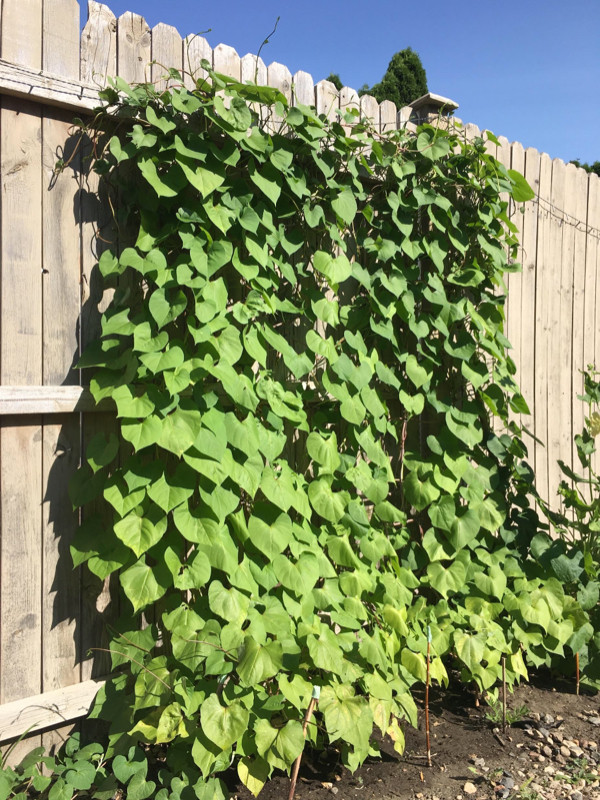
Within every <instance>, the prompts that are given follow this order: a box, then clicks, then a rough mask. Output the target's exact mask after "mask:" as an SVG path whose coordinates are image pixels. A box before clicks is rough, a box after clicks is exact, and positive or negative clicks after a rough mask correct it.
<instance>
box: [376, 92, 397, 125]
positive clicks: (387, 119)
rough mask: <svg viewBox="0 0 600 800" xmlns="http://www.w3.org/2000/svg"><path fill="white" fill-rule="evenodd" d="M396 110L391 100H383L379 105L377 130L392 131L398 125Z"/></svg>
mask: <svg viewBox="0 0 600 800" xmlns="http://www.w3.org/2000/svg"><path fill="white" fill-rule="evenodd" d="M397 113H398V112H397V110H396V106H395V104H394V103H392V102H391V100H384V101H383V103H381V104H380V106H379V130H380V131H381V133H386V132H387V131H394V130H396V127H397V125H398V122H397Z"/></svg>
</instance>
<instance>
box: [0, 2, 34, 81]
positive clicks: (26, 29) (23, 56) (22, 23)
mask: <svg viewBox="0 0 600 800" xmlns="http://www.w3.org/2000/svg"><path fill="white" fill-rule="evenodd" d="M42 20H43V11H42V0H2V30H1V33H0V56H1V57H2V58H3V59H4V60H5V61H10V62H11V63H12V64H23V66H25V67H32V68H33V69H41V68H42Z"/></svg>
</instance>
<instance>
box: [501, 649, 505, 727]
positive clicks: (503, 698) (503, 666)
mask: <svg viewBox="0 0 600 800" xmlns="http://www.w3.org/2000/svg"><path fill="white" fill-rule="evenodd" d="M502 733H506V656H502Z"/></svg>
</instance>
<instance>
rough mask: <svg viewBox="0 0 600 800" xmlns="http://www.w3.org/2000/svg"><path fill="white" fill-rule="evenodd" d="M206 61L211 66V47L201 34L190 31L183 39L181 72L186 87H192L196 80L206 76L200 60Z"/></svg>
mask: <svg viewBox="0 0 600 800" xmlns="http://www.w3.org/2000/svg"><path fill="white" fill-rule="evenodd" d="M204 60H206V61H208V63H209V64H210V65H211V66H212V63H213V51H212V47H211V46H210V45H209V43H208V42H207V41H206V39H205V38H204V37H203V36H200V35H199V34H195V33H192V34H190V35H189V36H186V38H185V39H184V41H183V73H184V83H185V85H186V86H187V88H188V89H193V88H194V87H195V86H196V82H197V81H198V80H201V79H203V78H206V76H207V72H206V70H205V69H204V67H202V61H204Z"/></svg>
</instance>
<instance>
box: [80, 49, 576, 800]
mask: <svg viewBox="0 0 600 800" xmlns="http://www.w3.org/2000/svg"><path fill="white" fill-rule="evenodd" d="M203 66H204V68H205V69H206V72H207V77H206V78H205V79H201V80H199V81H197V83H196V84H195V87H194V88H193V89H188V88H185V86H184V82H183V79H182V76H181V75H179V74H178V73H175V72H173V71H171V73H170V78H171V83H172V84H173V86H172V88H170V89H168V90H164V91H161V90H158V89H157V88H155V87H154V86H153V85H149V84H144V85H140V86H135V87H131V86H129V85H127V84H126V83H125V82H124V81H123V80H121V79H118V78H117V79H116V80H115V81H114V82H113V83H112V85H111V86H110V87H109V88H108V89H107V90H105V92H104V93H103V99H104V100H105V101H106V103H107V105H106V108H104V109H103V110H102V111H101V112H99V113H98V115H97V116H96V118H95V120H94V124H93V125H92V126H89V127H87V128H86V129H85V133H86V134H87V135H88V136H89V137H90V138H91V140H92V144H93V168H94V169H95V170H96V172H98V173H99V174H100V175H101V180H102V183H103V185H104V191H105V192H107V194H108V196H109V197H110V198H112V201H111V202H112V204H113V206H114V208H115V209H116V216H115V236H114V241H113V243H112V244H110V245H109V246H108V247H107V248H106V249H105V250H104V252H103V253H102V255H101V257H100V259H99V269H100V272H101V273H102V276H103V278H104V282H105V286H106V289H107V290H112V291H113V294H112V300H111V302H110V305H109V306H108V308H107V310H106V311H105V313H104V314H103V317H102V333H101V336H100V337H99V338H98V340H97V341H95V342H93V343H92V344H91V345H90V346H89V347H88V349H87V350H86V352H85V353H84V355H83V357H82V359H81V362H80V366H81V367H82V368H85V369H88V370H89V371H90V374H91V389H92V392H93V394H94V397H95V399H96V401H98V402H100V401H103V400H105V399H106V398H110V400H111V401H112V402H113V403H114V406H115V407H116V413H117V417H118V421H119V437H117V435H114V434H111V435H104V434H99V435H98V436H96V437H94V438H93V439H92V440H91V441H90V442H89V445H88V448H87V456H86V464H85V465H84V466H83V467H82V469H81V470H80V471H79V472H78V474H77V475H76V476H75V479H74V480H73V482H72V486H71V495H72V499H73V502H74V505H75V506H76V507H80V506H83V508H84V522H83V524H82V526H81V528H80V530H79V532H78V534H77V536H76V539H75V542H74V544H73V547H72V552H73V557H74V561H75V564H76V565H79V564H82V563H84V562H86V563H87V567H88V568H89V569H90V570H91V572H92V573H94V574H95V575H96V576H98V577H100V578H101V579H105V578H107V577H108V576H109V575H111V574H113V573H116V574H118V583H119V585H120V588H121V590H122V593H123V596H124V598H125V599H124V600H123V604H124V608H125V611H124V614H123V618H122V620H121V622H120V624H119V631H118V633H116V634H115V636H114V638H113V641H112V643H111V646H110V649H111V657H112V667H113V669H114V670H115V671H116V673H117V677H115V678H113V679H112V680H111V681H109V682H108V683H107V685H106V687H105V688H104V689H103V690H101V692H100V695H99V697H98V700H97V703H96V707H95V709H94V711H93V714H92V715H93V716H96V717H99V718H102V719H105V720H107V721H108V723H109V726H110V729H109V731H110V732H109V747H108V756H109V757H113V758H114V762H113V763H114V765H115V770H116V768H117V767H119V769H120V766H119V764H120V761H119V759H121V760H122V761H123V764H125V763H127V764H131V763H137V762H138V761H140V763H141V762H144V758H145V756H144V755H143V754H144V753H146V754H148V753H152V752H156V750H157V748H158V749H159V750H160V749H161V748H163V747H164V748H165V753H166V755H165V757H164V759H163V760H162V761H161V762H160V763H161V768H160V770H159V771H158V772H157V774H156V775H154V779H153V781H148V780H147V779H146V777H147V776H146V771H145V770H144V769H141V768H140V770H137V772H136V770H134V769H131V770H129V772H128V771H127V769H125V767H123V769H124V777H123V780H124V783H125V784H127V782H128V781H134V782H135V781H137V783H135V785H132V787H130V789H131V791H132V792H133V795H134V796H135V797H137V800H141V799H142V798H143V797H147V796H149V794H152V793H154V792H155V791H158V792H159V793H160V796H161V798H164V800H166V798H168V797H175V796H177V797H179V796H180V793H181V790H182V786H187V787H194V792H195V796H197V797H199V798H209V797H210V798H223V797H225V796H226V792H225V788H224V784H223V783H222V781H221V779H220V777H219V775H220V773H222V772H223V771H225V770H226V769H227V768H229V766H230V764H232V763H234V762H235V763H236V765H237V770H238V774H239V777H240V779H241V780H242V781H243V782H244V784H245V785H246V786H247V787H248V788H249V789H250V790H251V791H252V792H253V793H254V794H258V792H259V791H260V789H261V788H262V786H263V785H264V783H265V781H266V780H267V779H268V778H269V776H270V775H271V774H272V772H273V770H275V769H282V770H289V768H290V766H291V765H292V764H293V762H294V760H295V759H296V757H297V756H298V754H299V753H300V752H301V751H302V749H303V746H304V738H303V733H302V718H303V714H304V711H305V709H306V707H307V706H308V704H309V702H310V698H311V694H312V692H313V687H314V686H319V687H320V702H319V706H318V712H317V713H316V715H315V717H314V724H311V725H309V728H308V733H307V737H308V739H309V741H310V742H311V744H312V745H313V746H323V745H324V744H325V743H327V742H335V743H337V746H339V748H340V751H341V754H342V759H343V762H344V763H345V764H346V765H347V766H348V767H349V768H350V769H355V768H356V767H357V766H358V765H359V764H360V763H362V762H363V761H364V759H365V758H366V757H367V756H368V755H370V754H375V753H376V752H377V745H376V744H375V743H374V741H373V738H372V734H373V731H374V729H375V728H377V729H379V730H380V732H381V734H383V735H385V734H388V735H390V736H391V737H392V738H393V740H394V742H395V745H396V747H397V749H398V750H399V751H402V749H403V733H402V727H401V725H400V722H401V721H402V720H408V721H409V722H410V723H412V724H416V716H417V708H416V705H415V701H414V699H413V696H412V691H411V690H412V687H413V686H414V685H415V684H417V683H421V682H423V681H424V679H425V670H426V663H425V653H426V648H427V627H428V626H430V629H431V634H432V643H431V649H432V653H433V654H434V656H433V660H432V664H431V675H432V678H433V680H435V681H438V682H440V683H445V682H447V680H448V672H447V670H448V668H449V667H450V666H452V667H453V668H458V669H460V670H461V672H462V677H463V679H464V680H466V681H475V682H476V684H477V685H478V686H479V687H480V688H481V689H487V688H490V687H492V686H493V685H494V684H495V683H496V681H497V680H498V678H499V676H500V673H501V667H500V662H501V659H502V657H503V656H504V657H505V659H506V672H507V676H508V679H509V681H511V682H514V681H517V680H519V679H520V678H521V677H526V676H527V666H528V665H540V664H544V663H550V660H551V659H552V658H553V657H554V656H555V655H556V654H559V655H560V654H562V653H563V652H564V647H565V646H566V645H569V646H570V648H571V649H578V648H580V647H581V646H582V645H583V644H584V641H585V638H586V637H587V638H589V636H590V634H589V631H588V628H589V626H588V628H586V626H585V620H586V615H585V613H584V612H583V611H582V610H581V608H580V606H579V605H578V603H577V602H576V600H574V599H573V598H571V597H569V596H566V595H565V593H564V591H563V588H562V586H561V584H560V582H559V581H558V580H557V579H556V578H555V577H552V576H550V575H549V574H548V572H547V571H546V570H544V569H543V568H542V567H541V566H540V564H539V563H538V562H537V561H536V560H535V559H534V558H532V557H531V554H530V550H529V542H530V540H531V538H532V536H533V534H534V533H535V532H536V526H537V524H538V521H537V517H536V515H535V513H534V512H533V511H532V509H530V508H529V506H528V501H527V499H526V496H527V492H528V491H530V490H531V481H532V475H531V471H530V469H529V467H527V465H526V464H525V462H524V461H523V458H524V456H525V454H526V451H525V446H524V444H523V441H522V438H521V430H520V428H519V427H518V426H517V424H516V423H515V422H514V421H510V420H509V415H510V414H511V413H512V416H513V417H514V416H515V415H518V414H519V413H522V412H525V413H526V412H527V407H526V404H525V401H524V400H523V398H522V396H521V395H520V393H519V390H518V387H517V385H516V383H515V379H514V374H515V367H514V364H513V362H512V360H511V358H510V356H509V353H508V347H509V344H508V342H507V340H506V338H505V337H504V335H503V321H504V283H503V277H502V276H503V274H504V273H505V272H506V271H508V270H516V269H518V265H516V264H515V263H514V258H515V257H516V253H517V240H516V237H515V227H514V225H513V224H512V223H511V222H510V220H509V219H508V216H507V200H506V198H508V197H509V196H511V197H512V198H513V199H514V200H515V201H517V202H521V201H525V200H527V199H529V198H530V197H532V192H531V190H530V188H529V187H528V185H527V183H526V182H525V180H524V179H523V178H522V176H520V175H519V174H518V173H516V172H513V171H511V170H507V169H506V168H505V167H504V166H503V165H502V164H501V163H499V162H498V161H497V160H496V159H495V158H494V157H493V155H491V154H490V152H489V149H490V147H491V146H493V145H494V144H495V143H496V140H495V139H494V137H493V136H492V135H491V134H487V143H486V142H485V141H484V140H483V139H477V140H475V141H474V142H468V141H466V140H465V138H464V136H462V135H461V134H460V130H459V128H457V127H451V128H449V129H447V130H446V129H442V128H441V127H434V126H431V125H422V126H421V127H420V128H419V129H418V131H417V134H416V135H414V134H411V133H409V132H406V131H393V132H390V133H388V134H385V135H379V134H378V133H377V132H376V131H374V129H373V128H372V126H371V125H370V123H369V122H368V121H366V120H364V119H360V118H359V117H358V115H356V114H353V113H351V112H349V113H347V114H345V115H342V116H341V117H340V118H339V119H336V120H333V121H331V120H329V119H328V118H326V117H325V116H324V115H318V114H317V113H316V112H315V109H314V108H309V107H306V106H303V105H297V106H290V105H289V104H288V102H287V100H286V98H285V97H284V96H283V95H282V94H281V93H280V92H278V91H277V90H275V89H272V88H267V87H260V86H256V85H252V84H241V83H239V82H238V81H235V80H233V79H232V78H230V77H227V76H224V75H221V74H218V73H215V72H213V71H211V70H210V67H209V65H208V63H205V64H204V65H203ZM492 420H495V422H494V424H492ZM500 429H502V430H504V432H503V433H499V432H498V431H499V430H500ZM99 503H103V504H105V506H106V507H107V508H108V509H109V513H108V516H107V515H106V514H104V515H103V514H98V513H89V512H87V511H86V508H94V509H97V508H98V504H99ZM142 615H145V618H146V622H147V624H146V625H145V626H143V625H141V624H140V620H141V619H142ZM132 620H133V621H132ZM144 763H145V762H144ZM121 766H122V764H121ZM125 773H127V774H125ZM138 773H139V775H138ZM142 773H143V774H142ZM136 775H138V777H135V776H136ZM138 783H139V784H140V786H137V784H138ZM150 784H151V785H150ZM157 786H158V788H157ZM140 787H141V788H140ZM148 787H150V788H148ZM178 792H179V794H178ZM128 796H129V791H128Z"/></svg>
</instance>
